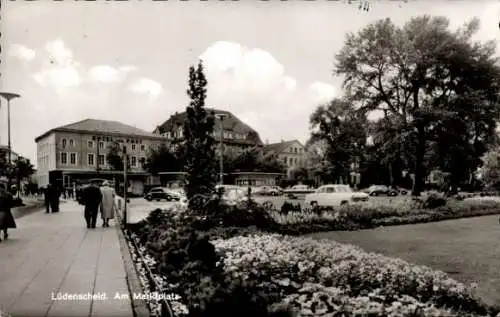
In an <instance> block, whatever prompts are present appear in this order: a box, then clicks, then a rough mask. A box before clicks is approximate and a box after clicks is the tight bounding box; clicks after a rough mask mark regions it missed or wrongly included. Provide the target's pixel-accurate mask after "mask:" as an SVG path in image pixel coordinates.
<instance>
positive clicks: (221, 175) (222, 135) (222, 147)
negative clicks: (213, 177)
mask: <svg viewBox="0 0 500 317" xmlns="http://www.w3.org/2000/svg"><path fill="white" fill-rule="evenodd" d="M227 116H228V115H227V114H226V113H217V114H216V115H215V117H216V118H217V119H219V129H220V162H219V163H220V166H219V172H220V176H219V181H220V185H224V143H223V140H224V129H223V126H222V120H223V119H224V118H225V117H227Z"/></svg>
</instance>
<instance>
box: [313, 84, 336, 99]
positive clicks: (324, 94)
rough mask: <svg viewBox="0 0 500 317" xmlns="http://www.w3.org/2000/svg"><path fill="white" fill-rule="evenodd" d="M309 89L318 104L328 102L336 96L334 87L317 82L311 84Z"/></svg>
mask: <svg viewBox="0 0 500 317" xmlns="http://www.w3.org/2000/svg"><path fill="white" fill-rule="evenodd" d="M309 88H310V89H311V90H312V91H313V93H314V95H315V98H316V101H317V102H318V103H325V102H328V101H330V100H332V99H333V98H334V97H335V95H336V90H335V87H333V86H332V85H330V84H326V83H322V82H319V81H317V82H314V83H312V84H311V85H310V86H309Z"/></svg>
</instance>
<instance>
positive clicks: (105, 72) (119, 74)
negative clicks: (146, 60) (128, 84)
mask: <svg viewBox="0 0 500 317" xmlns="http://www.w3.org/2000/svg"><path fill="white" fill-rule="evenodd" d="M134 70H136V68H135V67H134V66H123V67H120V68H114V67H111V66H109V65H99V66H94V67H92V68H91V69H90V70H89V72H88V74H89V76H90V79H91V80H95V81H99V82H104V83H112V82H118V81H122V80H124V79H125V77H126V76H127V75H128V74H129V73H130V72H132V71H134Z"/></svg>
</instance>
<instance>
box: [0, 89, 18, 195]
mask: <svg viewBox="0 0 500 317" xmlns="http://www.w3.org/2000/svg"><path fill="white" fill-rule="evenodd" d="M0 96H2V97H3V98H5V99H6V100H7V139H8V145H7V146H8V149H9V154H8V155H9V175H8V182H7V186H8V188H9V190H10V184H11V181H12V180H11V176H12V175H11V174H12V173H11V171H10V169H11V168H12V147H11V143H10V101H11V100H12V99H14V98H19V97H21V96H20V95H18V94H14V93H10V92H0ZM17 190H19V188H18V189H17Z"/></svg>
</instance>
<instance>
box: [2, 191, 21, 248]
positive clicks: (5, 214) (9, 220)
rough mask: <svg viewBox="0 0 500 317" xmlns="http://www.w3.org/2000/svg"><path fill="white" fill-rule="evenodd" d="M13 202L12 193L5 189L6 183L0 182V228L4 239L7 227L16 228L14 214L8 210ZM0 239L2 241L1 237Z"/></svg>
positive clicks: (6, 235)
mask: <svg viewBox="0 0 500 317" xmlns="http://www.w3.org/2000/svg"><path fill="white" fill-rule="evenodd" d="M13 202H14V199H13V198H12V195H11V194H10V193H9V192H8V191H7V185H6V184H4V183H1V182H0V230H2V231H3V238H4V239H7V237H8V236H9V234H8V233H7V230H8V229H9V228H17V226H16V222H15V221H14V216H12V212H11V211H10V209H11V208H12V205H13ZM0 241H2V239H1V238H0Z"/></svg>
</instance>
